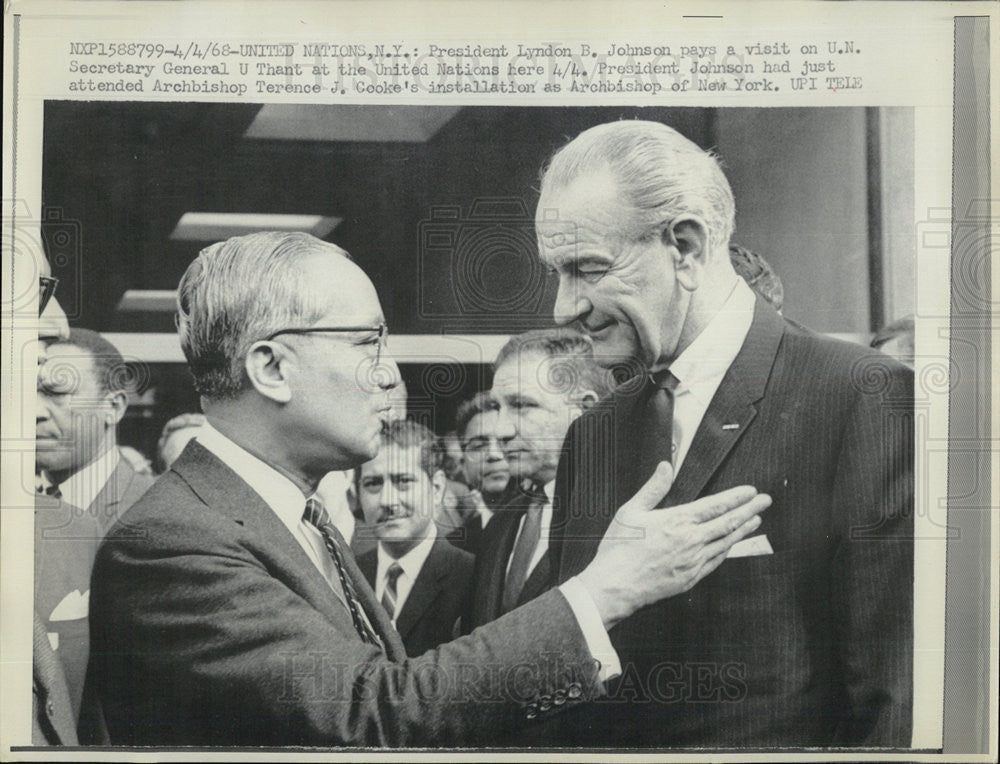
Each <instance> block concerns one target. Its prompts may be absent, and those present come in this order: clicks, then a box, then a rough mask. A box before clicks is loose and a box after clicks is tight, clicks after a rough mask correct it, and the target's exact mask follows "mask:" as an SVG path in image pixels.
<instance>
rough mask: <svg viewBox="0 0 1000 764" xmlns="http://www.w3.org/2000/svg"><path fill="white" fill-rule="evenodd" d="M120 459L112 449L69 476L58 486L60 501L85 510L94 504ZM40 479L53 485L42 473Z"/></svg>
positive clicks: (114, 448) (119, 455) (113, 448)
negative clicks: (60, 495)
mask: <svg viewBox="0 0 1000 764" xmlns="http://www.w3.org/2000/svg"><path fill="white" fill-rule="evenodd" d="M120 459H121V454H119V453H118V449H117V448H116V447H112V448H109V449H108V450H107V451H105V452H104V453H103V454H101V455H100V456H99V457H97V458H96V459H94V461H92V462H91V463H90V464H88V465H87V466H86V467H84V468H83V469H81V470H79V471H78V472H75V473H74V474H72V475H70V476H69V477H68V478H66V480H65V481H63V482H62V483H60V484H59V493H61V494H62V500H63V501H64V502H66V503H67V504H69V505H71V506H74V507H77V508H78V509H83V510H86V509H87V508H88V507H89V506H90V505H91V504H93V503H94V499H96V498H97V494H99V493H100V492H101V490H102V489H103V488H104V486H105V485H107V482H108V481H109V480H110V479H111V476H112V475H113V474H115V470H116V469H118V462H119V460H120ZM42 479H43V482H47V483H48V485H52V484H53V483H52V480H51V479H50V478H49V476H48V475H47V474H46V473H44V472H43V473H42Z"/></svg>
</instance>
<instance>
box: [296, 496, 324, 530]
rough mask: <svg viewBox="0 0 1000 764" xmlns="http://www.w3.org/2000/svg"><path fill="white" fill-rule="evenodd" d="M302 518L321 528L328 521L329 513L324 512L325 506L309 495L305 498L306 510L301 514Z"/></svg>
mask: <svg viewBox="0 0 1000 764" xmlns="http://www.w3.org/2000/svg"><path fill="white" fill-rule="evenodd" d="M302 517H303V519H304V520H305V521H306V522H307V523H310V524H312V525H313V526H315V527H316V528H322V527H323V526H325V525H329V523H330V515H328V514H327V513H326V507H324V506H323V502H321V501H320V500H319V499H317V498H313V497H310V498H309V499H306V511H305V512H304V513H303V514H302Z"/></svg>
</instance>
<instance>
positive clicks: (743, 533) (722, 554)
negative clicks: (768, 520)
mask: <svg viewBox="0 0 1000 764" xmlns="http://www.w3.org/2000/svg"><path fill="white" fill-rule="evenodd" d="M760 522H761V520H760V517H759V516H758V515H753V516H752V517H750V518H749V519H748V520H746V521H745V522H743V523H741V524H740V525H739V526H737V528H736V530H734V531H732V532H731V533H727V534H726V535H725V536H723V537H722V538H719V539H716V540H715V541H713V542H712V543H710V544H707V545H706V546H705V556H706V557H707V558H708V559H709V560H713V559H715V558H716V557H718V558H719V563H721V562H722V561H723V560H724V559H726V555H727V554H728V553H729V550H730V549H732V547H733V544H735V543H737V542H738V541H740V540H742V539H744V538H746V537H747V536H749V535H750V534H751V533H753V532H754V531H755V530H757V529H758V528H759V527H760Z"/></svg>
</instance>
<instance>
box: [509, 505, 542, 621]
mask: <svg viewBox="0 0 1000 764" xmlns="http://www.w3.org/2000/svg"><path fill="white" fill-rule="evenodd" d="M544 510H545V499H543V498H540V497H536V498H534V499H532V501H531V503H530V504H529V505H528V511H527V512H526V513H525V515H524V523H523V524H522V525H521V533H520V534H519V535H518V537H517V541H516V543H515V544H514V550H513V551H512V552H511V557H510V568H509V569H508V571H507V578H506V580H505V581H504V585H503V601H502V602H501V605H502V607H503V612H505V613H507V612H509V611H511V610H513V609H514V608H515V607H517V600H518V597H520V596H521V592H522V590H523V589H524V583H525V581H527V580H528V572H529V571H528V566H529V565H530V563H531V558H532V557H534V555H535V550H536V549H537V548H538V541H539V539H540V538H541V536H542V513H543V511H544Z"/></svg>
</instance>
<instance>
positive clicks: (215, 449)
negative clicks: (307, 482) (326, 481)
mask: <svg viewBox="0 0 1000 764" xmlns="http://www.w3.org/2000/svg"><path fill="white" fill-rule="evenodd" d="M197 439H198V442H199V443H201V445H203V446H204V447H205V448H207V449H208V450H209V451H211V452H212V453H213V454H215V455H216V456H217V457H219V459H220V460H221V461H222V462H223V464H225V465H226V466H227V467H229V468H230V469H231V470H232V471H233V472H235V473H236V474H237V475H239V476H240V477H241V478H242V479H243V480H244V481H246V483H247V484H248V485H249V486H250V487H251V488H252V489H253V490H254V491H256V492H257V493H258V494H259V495H260V497H261V498H262V499H263V500H264V503H265V504H267V506H269V507H270V508H271V510H272V511H273V512H274V514H276V515H277V516H278V519H279V520H281V522H282V524H283V525H284V526H285V527H286V528H288V532H289V533H291V534H292V536H294V537H295V540H296V541H297V542H298V544H299V546H301V547H302V550H303V551H304V552H305V553H306V555H307V556H308V557H309V559H310V560H311V561H312V564H313V565H315V566H316V569H317V570H319V572H320V573H322V574H323V577H324V578H325V579H326V580H327V583H329V584H330V588H331V589H332V590H333V592H334V594H336V595H337V596H338V597H340V575H339V574H338V573H337V567H336V565H335V564H334V562H333V559H332V558H331V557H330V552H329V551H328V550H327V548H326V542H325V541H324V540H323V534H322V533H320V532H319V530H318V529H316V528H315V527H314V526H313V525H312V524H310V523H307V522H306V521H305V519H304V518H303V514H304V512H305V506H306V497H305V496H304V495H303V494H302V491H301V490H299V487H298V486H297V485H295V483H293V482H292V481H291V480H289V479H288V478H287V477H285V476H284V475H282V474H281V473H280V472H278V471H277V470H276V469H274V467H272V466H271V465H269V464H267V463H266V462H263V461H261V460H260V459H258V458H257V457H256V456H254V455H253V454H251V453H250V452H249V451H247V450H246V449H244V448H242V447H241V446H238V445H236V444H235V443H234V442H233V441H231V440H230V439H229V438H227V437H226V436H225V435H223V434H222V433H221V432H219V431H218V430H216V429H215V428H214V427H212V425H210V424H208V423H207V422H206V423H205V425H204V427H203V428H202V429H201V431H200V432H199V433H198V435H197ZM345 554H346V551H345ZM335 582H336V583H335ZM341 602H343V599H341ZM344 606H345V607H346V606H347V603H346V602H344Z"/></svg>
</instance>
